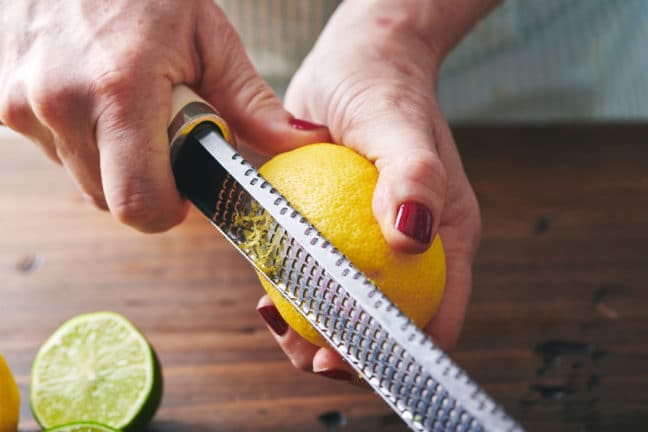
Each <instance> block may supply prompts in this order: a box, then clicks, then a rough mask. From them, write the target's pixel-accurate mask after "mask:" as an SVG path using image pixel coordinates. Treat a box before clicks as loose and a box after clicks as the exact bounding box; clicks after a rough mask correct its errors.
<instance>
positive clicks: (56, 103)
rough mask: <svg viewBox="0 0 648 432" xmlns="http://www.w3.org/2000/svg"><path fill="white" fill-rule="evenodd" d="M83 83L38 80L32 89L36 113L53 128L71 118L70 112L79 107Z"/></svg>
mask: <svg viewBox="0 0 648 432" xmlns="http://www.w3.org/2000/svg"><path fill="white" fill-rule="evenodd" d="M82 87H83V84H78V83H65V82H63V81H60V82H53V83H50V82H43V81H41V82H38V83H36V84H35V85H34V88H33V90H32V106H33V110H34V113H35V114H36V115H37V116H38V117H39V118H41V119H42V121H43V122H44V123H45V124H47V125H48V126H49V127H50V128H52V129H57V128H58V126H59V125H61V124H63V123H64V122H65V121H67V120H68V119H69V113H70V111H71V110H72V109H75V107H79V105H80V100H81V98H82V90H81V89H82Z"/></svg>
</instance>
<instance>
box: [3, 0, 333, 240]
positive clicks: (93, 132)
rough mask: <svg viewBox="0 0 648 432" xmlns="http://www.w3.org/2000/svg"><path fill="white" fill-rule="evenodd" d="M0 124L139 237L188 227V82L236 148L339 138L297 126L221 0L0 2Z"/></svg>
mask: <svg viewBox="0 0 648 432" xmlns="http://www.w3.org/2000/svg"><path fill="white" fill-rule="evenodd" d="M0 9H1V10H2V15H1V17H0V28H2V32H1V33H0V122H1V123H2V124H4V125H6V126H8V127H10V128H11V129H13V130H15V131H17V132H19V133H21V134H23V135H25V136H27V137H29V138H30V139H31V140H32V141H34V142H36V143H38V144H39V145H40V146H41V148H42V149H43V151H44V152H45V153H46V154H47V155H48V156H49V157H50V158H51V159H53V160H54V161H56V162H58V163H60V164H62V165H63V166H64V167H65V168H66V170H67V171H68V172H69V173H70V174H71V175H72V177H73V179H74V180H75V182H76V184H77V186H78V187H79V188H80V190H81V191H82V193H83V194H84V195H85V196H86V197H87V198H88V200H89V201H91V202H93V203H94V204H95V205H96V206H97V207H99V208H102V209H108V210H110V211H111V212H112V213H113V214H114V215H115V216H116V217H117V218H118V219H119V220H120V221H122V222H124V223H127V224H129V225H132V226H134V227H136V228H138V229H140V230H142V231H148V232H153V231H161V230H165V229H167V228H170V227H171V226H173V225H175V224H177V223H179V222H180V221H181V220H182V219H183V217H184V215H185V213H186V205H185V204H184V202H183V200H182V199H181V197H180V195H179V194H178V192H177V190H176V188H175V181H174V178H173V174H172V172H171V167H170V162H169V151H168V139H167V135H166V129H167V122H168V117H169V111H170V100H171V90H172V88H173V86H174V85H176V84H181V83H184V84H188V85H190V86H191V87H193V88H194V89H195V90H196V91H197V92H198V93H199V94H200V95H201V96H202V97H204V98H205V99H206V100H207V101H209V102H210V103H211V104H212V105H214V106H215V108H216V109H218V110H219V111H220V112H221V114H223V116H224V117H225V118H226V119H227V120H228V122H229V123H230V125H231V126H232V129H233V130H234V131H236V132H238V134H237V138H238V140H239V142H242V143H244V144H248V145H250V146H251V147H253V148H255V149H256V150H257V151H259V152H262V153H266V154H272V153H276V152H279V151H284V150H287V149H289V148H292V147H296V146H299V145H301V144H306V143H310V142H317V141H326V140H329V139H330V137H329V135H328V131H327V129H326V128H324V127H318V125H313V124H310V123H308V122H303V121H300V120H298V119H294V118H293V117H292V116H291V115H290V114H289V113H288V112H287V111H285V110H284V109H283V108H282V105H281V103H280V101H279V100H278V99H277V98H276V97H275V95H274V93H273V92H272V90H271V89H270V88H269V86H268V85H267V84H266V83H265V82H264V81H263V80H262V79H261V78H260V77H259V76H258V74H257V73H256V71H255V70H254V68H253V66H252V65H251V63H250V61H249V59H248V57H247V55H246V53H245V51H244V49H243V46H242V44H241V41H240V39H239V37H238V34H237V33H236V31H235V30H234V29H233V27H232V26H231V24H230V23H229V22H228V20H227V18H226V17H225V15H224V14H223V12H222V11H221V10H220V9H219V8H218V7H217V6H216V5H215V4H214V2H213V1H212V0H185V1H182V2H178V1H174V0H157V1H129V0H112V1H101V0H74V1H66V2H51V1H46V0H22V1H10V0H0Z"/></svg>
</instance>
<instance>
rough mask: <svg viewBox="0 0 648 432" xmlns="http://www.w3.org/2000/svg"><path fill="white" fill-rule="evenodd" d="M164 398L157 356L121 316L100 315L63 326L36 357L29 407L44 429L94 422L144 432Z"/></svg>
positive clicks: (75, 319) (91, 315)
mask: <svg viewBox="0 0 648 432" xmlns="http://www.w3.org/2000/svg"><path fill="white" fill-rule="evenodd" d="M161 399H162V374H161V371H160V365H159V362H158V359H157V356H156V355H155V352H154V351H153V349H152V348H151V346H150V345H149V343H148V341H147V340H146V339H145V338H144V336H143V335H142V334H141V333H140V332H139V331H138V330H137V329H136V328H135V326H133V324H131V323H130V322H129V321H128V320H127V319H126V318H124V317H123V316H121V315H119V314H116V313H113V312H97V313H91V314H86V315H80V316H78V317H75V318H72V319H71V320H69V321H67V322H66V323H64V324H63V325H62V326H61V327H59V328H58V329H57V330H56V331H55V332H54V334H53V335H52V336H51V337H50V338H49V339H48V340H47V342H45V344H44V345H43V346H42V347H41V349H40V351H39V352H38V354H37V355H36V359H35V360H34V365H33V367H32V377H31V407H32V412H33V413H34V417H35V418H36V421H38V423H39V424H40V425H41V426H42V427H43V429H47V428H52V427H56V426H60V425H65V424H69V423H73V422H79V421H92V422H97V423H100V424H104V425H108V426H110V427H112V428H115V429H120V430H123V431H127V432H130V431H134V430H139V429H142V428H144V426H146V424H147V423H148V422H149V421H150V420H151V419H152V418H153V415H154V414H155V411H156V410H157V408H158V406H159V404H160V400H161Z"/></svg>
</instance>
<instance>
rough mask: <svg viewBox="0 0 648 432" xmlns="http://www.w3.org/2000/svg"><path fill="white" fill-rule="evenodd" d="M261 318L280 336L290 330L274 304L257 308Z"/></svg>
mask: <svg viewBox="0 0 648 432" xmlns="http://www.w3.org/2000/svg"><path fill="white" fill-rule="evenodd" d="M257 312H259V315H261V318H263V320H264V321H265V322H266V323H267V324H268V325H269V326H270V328H271V329H272V331H274V332H275V333H276V334H278V335H279V336H283V335H285V334H286V332H287V331H288V324H287V323H286V321H284V319H283V318H282V316H281V315H280V314H279V311H278V310H277V308H276V307H275V306H274V305H268V306H263V307H260V308H259V309H257Z"/></svg>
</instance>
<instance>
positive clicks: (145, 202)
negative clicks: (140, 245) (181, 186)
mask: <svg viewBox="0 0 648 432" xmlns="http://www.w3.org/2000/svg"><path fill="white" fill-rule="evenodd" d="M106 194H107V199H108V202H109V205H110V211H111V213H112V214H113V215H114V216H115V217H116V218H117V219H118V220H119V221H120V222H122V223H124V224H126V225H131V226H135V227H138V228H142V229H155V228H156V227H152V225H153V222H154V221H155V219H156V213H155V203H156V199H155V197H154V196H153V194H152V193H151V192H149V191H148V190H146V188H145V187H144V185H143V184H142V182H140V181H137V180H131V181H130V182H128V183H127V185H126V186H124V187H121V188H119V189H116V190H115V189H113V190H110V191H107V192H106Z"/></svg>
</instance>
